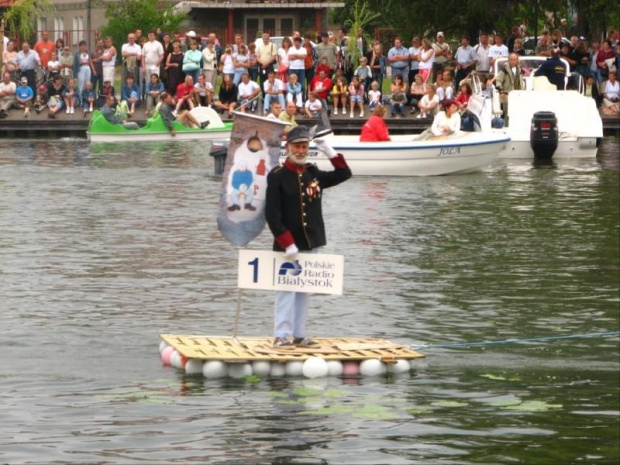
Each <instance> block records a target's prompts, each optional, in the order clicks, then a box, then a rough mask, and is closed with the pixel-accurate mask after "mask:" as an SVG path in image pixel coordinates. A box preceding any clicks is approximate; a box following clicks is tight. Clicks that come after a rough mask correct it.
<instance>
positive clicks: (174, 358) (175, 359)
mask: <svg viewBox="0 0 620 465" xmlns="http://www.w3.org/2000/svg"><path fill="white" fill-rule="evenodd" d="M182 364H183V362H182V361H181V354H180V353H178V352H177V351H176V350H175V351H174V352H172V355H170V365H172V366H173V367H174V368H183V366H182Z"/></svg>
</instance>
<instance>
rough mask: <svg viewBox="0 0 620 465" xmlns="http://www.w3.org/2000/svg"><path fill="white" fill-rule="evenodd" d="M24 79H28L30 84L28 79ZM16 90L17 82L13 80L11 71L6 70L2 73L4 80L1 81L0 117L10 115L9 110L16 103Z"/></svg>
mask: <svg viewBox="0 0 620 465" xmlns="http://www.w3.org/2000/svg"><path fill="white" fill-rule="evenodd" d="M24 79H25V80H26V84H28V79H27V78H22V80H24ZM16 90H17V89H16V86H15V83H14V82H13V81H11V73H9V72H8V71H7V72H5V73H4V74H3V75H2V82H0V118H6V117H7V116H8V111H9V110H10V109H11V107H12V106H13V105H14V103H15V91H16ZM31 90H32V89H31Z"/></svg>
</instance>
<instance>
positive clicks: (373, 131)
mask: <svg viewBox="0 0 620 465" xmlns="http://www.w3.org/2000/svg"><path fill="white" fill-rule="evenodd" d="M416 77H417V76H416ZM385 111H386V110H385V107H384V106H383V105H378V106H377V107H375V109H374V112H373V115H372V116H371V117H370V118H368V121H366V123H365V124H364V126H362V134H361V135H360V142H386V141H389V140H390V134H389V132H388V128H387V126H386V124H385V121H384V120H383V118H384V117H385Z"/></svg>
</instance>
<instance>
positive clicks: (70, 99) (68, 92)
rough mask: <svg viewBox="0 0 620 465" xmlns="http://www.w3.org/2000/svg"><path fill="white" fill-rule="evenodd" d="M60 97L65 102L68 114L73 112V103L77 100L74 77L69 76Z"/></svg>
mask: <svg viewBox="0 0 620 465" xmlns="http://www.w3.org/2000/svg"><path fill="white" fill-rule="evenodd" d="M62 99H63V101H64V102H65V108H66V112H67V114H68V115H72V114H74V113H75V105H76V104H77V102H78V92H77V89H76V88H75V79H73V78H69V80H68V81H67V85H66V87H65V91H64V92H63V93H62Z"/></svg>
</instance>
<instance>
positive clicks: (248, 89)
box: [237, 73, 260, 113]
mask: <svg viewBox="0 0 620 465" xmlns="http://www.w3.org/2000/svg"><path fill="white" fill-rule="evenodd" d="M258 94H260V86H259V85H258V84H257V83H256V82H254V81H252V80H250V74H249V73H243V74H242V75H241V82H240V83H239V86H238V92H237V98H238V99H239V111H241V112H243V113H245V112H246V110H247V109H250V110H251V111H252V113H254V112H255V111H256V107H257V106H258V105H257V101H256V100H255V99H256V97H258Z"/></svg>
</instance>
